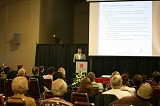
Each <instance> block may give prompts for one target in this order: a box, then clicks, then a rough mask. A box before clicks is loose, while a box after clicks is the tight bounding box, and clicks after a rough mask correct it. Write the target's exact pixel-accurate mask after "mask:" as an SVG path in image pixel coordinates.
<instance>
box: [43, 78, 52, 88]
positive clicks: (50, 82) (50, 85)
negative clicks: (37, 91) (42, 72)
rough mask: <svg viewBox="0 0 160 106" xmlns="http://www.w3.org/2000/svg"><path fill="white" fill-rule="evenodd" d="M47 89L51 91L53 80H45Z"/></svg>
mask: <svg viewBox="0 0 160 106" xmlns="http://www.w3.org/2000/svg"><path fill="white" fill-rule="evenodd" d="M44 81H45V84H46V87H47V88H48V90H51V87H52V80H51V79H44Z"/></svg>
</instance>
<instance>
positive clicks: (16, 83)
mask: <svg viewBox="0 0 160 106" xmlns="http://www.w3.org/2000/svg"><path fill="white" fill-rule="evenodd" d="M27 90H28V80H27V79H26V78H25V77H16V78H14V79H13V80H12V91H13V92H14V94H25V93H26V91H27Z"/></svg>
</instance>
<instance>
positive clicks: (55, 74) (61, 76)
mask: <svg viewBox="0 0 160 106" xmlns="http://www.w3.org/2000/svg"><path fill="white" fill-rule="evenodd" d="M58 78H61V79H63V80H64V76H63V74H62V73H61V72H55V73H54V74H53V81H54V80H56V79H58Z"/></svg>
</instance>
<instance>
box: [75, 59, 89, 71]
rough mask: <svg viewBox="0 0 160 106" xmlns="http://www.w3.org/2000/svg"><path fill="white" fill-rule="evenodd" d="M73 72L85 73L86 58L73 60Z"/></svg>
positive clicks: (86, 68)
mask: <svg viewBox="0 0 160 106" xmlns="http://www.w3.org/2000/svg"><path fill="white" fill-rule="evenodd" d="M75 68H76V69H75V73H79V72H80V71H81V72H82V73H87V70H88V61H86V60H76V61H75Z"/></svg>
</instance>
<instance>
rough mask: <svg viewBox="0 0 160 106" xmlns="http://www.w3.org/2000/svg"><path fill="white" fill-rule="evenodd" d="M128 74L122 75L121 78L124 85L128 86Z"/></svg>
mask: <svg viewBox="0 0 160 106" xmlns="http://www.w3.org/2000/svg"><path fill="white" fill-rule="evenodd" d="M128 76H129V75H128V74H122V75H121V77H122V84H123V85H126V84H127V83H128Z"/></svg>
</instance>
